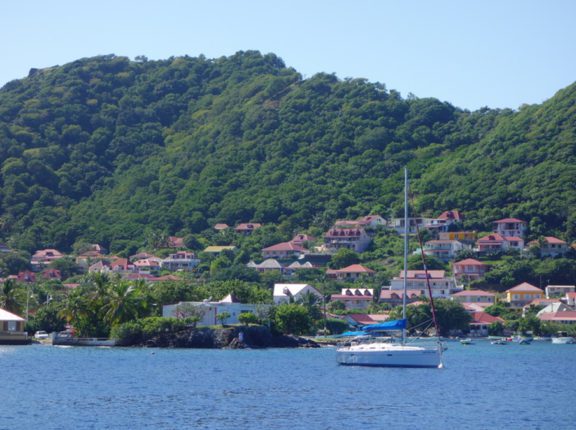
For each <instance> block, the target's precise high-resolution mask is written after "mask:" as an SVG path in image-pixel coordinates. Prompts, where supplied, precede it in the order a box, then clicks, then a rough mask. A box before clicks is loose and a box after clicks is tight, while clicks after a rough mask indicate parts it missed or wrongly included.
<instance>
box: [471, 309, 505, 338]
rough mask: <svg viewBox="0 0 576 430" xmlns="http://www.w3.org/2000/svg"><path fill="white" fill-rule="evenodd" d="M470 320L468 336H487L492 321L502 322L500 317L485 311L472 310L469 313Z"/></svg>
mask: <svg viewBox="0 0 576 430" xmlns="http://www.w3.org/2000/svg"><path fill="white" fill-rule="evenodd" d="M470 316H471V317H472V320H471V321H470V336H488V329H489V328H490V325H492V324H494V323H500V324H504V320H503V319H502V318H500V317H495V316H492V315H490V314H489V313H487V312H472V313H470Z"/></svg>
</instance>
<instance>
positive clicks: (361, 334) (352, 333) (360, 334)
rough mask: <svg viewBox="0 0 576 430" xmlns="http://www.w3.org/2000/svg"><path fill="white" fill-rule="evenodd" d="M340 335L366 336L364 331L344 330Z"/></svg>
mask: <svg viewBox="0 0 576 430" xmlns="http://www.w3.org/2000/svg"><path fill="white" fill-rule="evenodd" d="M340 336H366V332H365V331H345V332H344V333H341V334H340Z"/></svg>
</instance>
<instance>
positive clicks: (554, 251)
mask: <svg viewBox="0 0 576 430" xmlns="http://www.w3.org/2000/svg"><path fill="white" fill-rule="evenodd" d="M528 247H529V248H538V252H539V253H540V257H559V256H562V255H564V254H566V253H567V252H568V250H569V249H570V248H569V247H568V243H566V242H565V241H563V240H562V239H558V238H557V237H554V236H545V237H543V238H541V239H539V240H532V241H530V242H528Z"/></svg>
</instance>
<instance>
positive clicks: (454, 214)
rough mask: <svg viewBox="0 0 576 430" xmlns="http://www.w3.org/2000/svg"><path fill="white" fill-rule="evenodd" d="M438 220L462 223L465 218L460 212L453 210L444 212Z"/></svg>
mask: <svg viewBox="0 0 576 430" xmlns="http://www.w3.org/2000/svg"><path fill="white" fill-rule="evenodd" d="M437 219H442V220H449V219H453V220H455V221H461V220H462V219H464V216H463V215H462V213H461V212H460V211H459V210H451V211H444V212H442V213H441V214H440V216H439V217H438V218H437Z"/></svg>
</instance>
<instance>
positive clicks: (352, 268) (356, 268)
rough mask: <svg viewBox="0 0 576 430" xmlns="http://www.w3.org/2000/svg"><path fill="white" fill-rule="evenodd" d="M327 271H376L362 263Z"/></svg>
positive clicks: (334, 272) (331, 272)
mask: <svg viewBox="0 0 576 430" xmlns="http://www.w3.org/2000/svg"><path fill="white" fill-rule="evenodd" d="M326 273H330V274H336V273H376V272H375V271H374V270H372V269H369V268H367V267H364V266H362V265H361V264H352V265H350V266H348V267H344V268H343V269H328V270H327V271H326Z"/></svg>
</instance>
